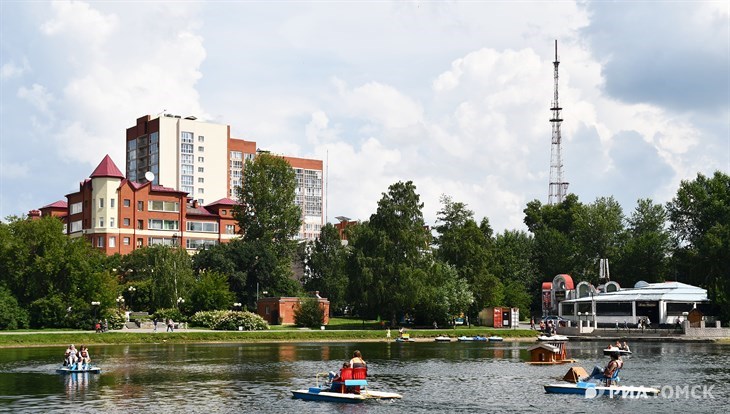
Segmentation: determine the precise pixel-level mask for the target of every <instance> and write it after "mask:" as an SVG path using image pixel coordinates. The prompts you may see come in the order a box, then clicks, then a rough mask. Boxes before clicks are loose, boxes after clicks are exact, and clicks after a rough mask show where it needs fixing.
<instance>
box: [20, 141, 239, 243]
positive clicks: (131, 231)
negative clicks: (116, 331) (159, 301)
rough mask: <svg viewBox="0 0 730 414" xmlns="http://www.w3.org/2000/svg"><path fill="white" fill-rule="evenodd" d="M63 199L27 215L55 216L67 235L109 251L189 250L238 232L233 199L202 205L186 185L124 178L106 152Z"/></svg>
mask: <svg viewBox="0 0 730 414" xmlns="http://www.w3.org/2000/svg"><path fill="white" fill-rule="evenodd" d="M66 200H67V201H57V202H55V203H52V204H49V205H47V206H45V207H42V208H41V209H40V211H37V210H36V211H31V213H30V216H31V218H34V217H40V216H41V215H52V216H55V217H59V218H60V219H62V220H63V221H64V222H65V229H66V233H67V234H68V235H69V237H85V238H86V239H88V240H89V241H90V242H91V243H92V245H93V246H94V247H96V248H98V249H100V250H102V251H104V252H105V253H106V254H108V255H111V254H114V253H120V254H127V253H130V252H132V251H133V250H134V249H136V248H139V247H143V246H151V245H156V244H162V245H181V246H184V247H185V248H186V249H187V250H189V251H190V252H194V251H196V250H197V249H198V248H200V247H204V246H210V245H215V244H219V243H226V242H229V241H230V240H232V239H233V238H235V237H238V236H237V234H238V225H237V222H236V220H235V219H234V217H233V207H234V206H235V204H236V202H235V201H234V200H231V199H229V198H222V199H219V200H217V201H214V202H212V203H209V204H208V205H206V206H202V205H201V204H200V203H199V202H198V200H195V199H192V198H189V197H188V195H187V192H185V191H179V190H176V189H173V188H169V187H164V186H161V185H157V184H154V180H153V181H152V182H145V183H138V182H135V181H132V180H129V179H128V178H125V176H124V174H122V172H121V171H120V170H119V168H118V167H117V166H116V164H115V163H114V161H112V159H111V158H110V157H109V156H108V155H107V156H105V157H104V159H103V160H102V161H101V163H99V165H98V166H97V167H96V169H95V170H94V171H93V172H92V173H91V175H90V176H89V178H87V179H85V180H84V181H82V182H81V183H80V184H79V191H77V192H74V193H71V194H67V195H66Z"/></svg>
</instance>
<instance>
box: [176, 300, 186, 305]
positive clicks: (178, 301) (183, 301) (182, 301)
mask: <svg viewBox="0 0 730 414" xmlns="http://www.w3.org/2000/svg"><path fill="white" fill-rule="evenodd" d="M181 303H185V299H183V298H177V306H180V304H181Z"/></svg>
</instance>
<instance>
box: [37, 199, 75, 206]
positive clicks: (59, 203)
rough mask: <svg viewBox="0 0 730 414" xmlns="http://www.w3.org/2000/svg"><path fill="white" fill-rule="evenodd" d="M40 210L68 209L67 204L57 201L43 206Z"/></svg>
mask: <svg viewBox="0 0 730 414" xmlns="http://www.w3.org/2000/svg"><path fill="white" fill-rule="evenodd" d="M41 208H68V203H67V202H65V201H64V200H58V201H56V202H55V203H51V204H49V205H47V206H43V207H41Z"/></svg>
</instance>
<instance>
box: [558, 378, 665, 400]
mask: <svg viewBox="0 0 730 414" xmlns="http://www.w3.org/2000/svg"><path fill="white" fill-rule="evenodd" d="M544 387H545V392H546V393H547V394H578V395H583V396H584V397H586V398H594V397H597V396H599V395H607V396H610V397H612V398H622V397H634V398H636V397H652V396H655V395H659V392H660V390H659V389H657V388H650V387H643V386H636V387H635V386H631V385H610V386H606V385H599V384H596V383H594V382H583V381H579V382H578V383H576V384H550V385H545V386H544Z"/></svg>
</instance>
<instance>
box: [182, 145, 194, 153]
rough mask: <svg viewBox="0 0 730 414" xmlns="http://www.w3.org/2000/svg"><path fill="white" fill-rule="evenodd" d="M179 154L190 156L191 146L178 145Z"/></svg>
mask: <svg viewBox="0 0 730 414" xmlns="http://www.w3.org/2000/svg"><path fill="white" fill-rule="evenodd" d="M180 152H182V153H183V154H192V153H193V144H180Z"/></svg>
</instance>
